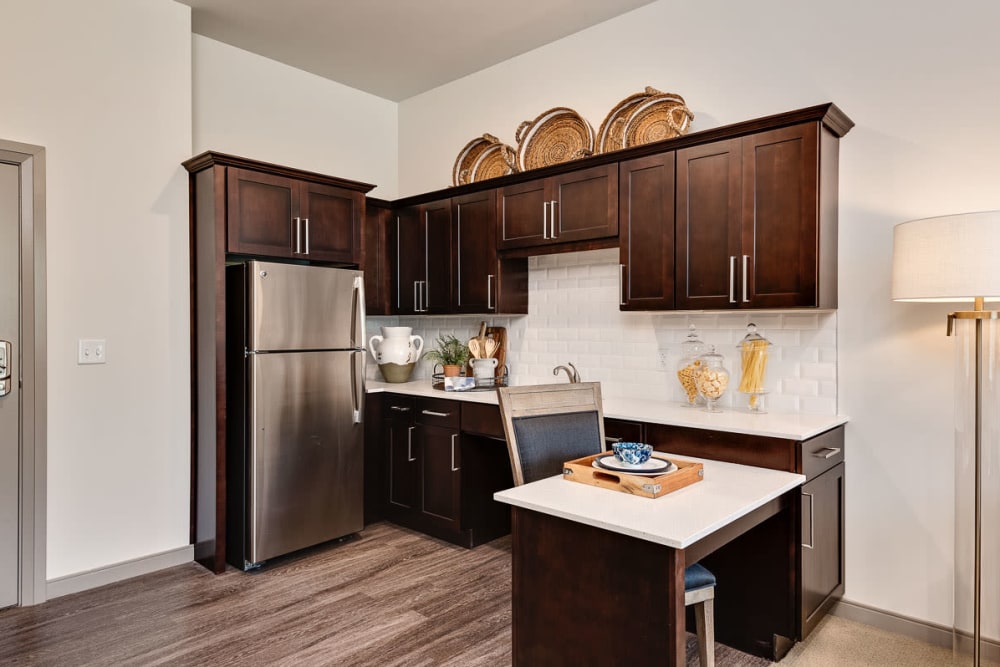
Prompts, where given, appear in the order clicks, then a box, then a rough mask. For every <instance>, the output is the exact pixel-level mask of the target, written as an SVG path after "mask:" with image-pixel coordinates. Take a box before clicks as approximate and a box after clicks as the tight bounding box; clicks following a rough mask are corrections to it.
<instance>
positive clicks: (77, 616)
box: [0, 523, 771, 667]
mask: <svg viewBox="0 0 1000 667" xmlns="http://www.w3.org/2000/svg"><path fill="white" fill-rule="evenodd" d="M688 649H689V650H688V662H689V664H691V665H696V664H697V662H698V658H697V651H696V649H695V644H694V639H693V637H690V638H689V642H688ZM717 651H718V655H717V658H718V664H719V665H720V667H721V666H724V665H742V666H751V665H769V664H771V663H769V662H768V661H766V660H762V659H760V658H755V657H752V656H748V655H745V654H742V653H739V652H738V651H734V650H732V649H729V648H728V647H724V646H722V645H717ZM332 664H336V665H379V666H383V665H385V666H390V665H400V666H403V665H405V666H407V667H412V666H424V665H453V666H456V667H457V666H459V665H461V666H463V667H465V666H488V667H494V666H496V667H499V666H503V665H509V664H510V538H509V537H506V538H502V539H499V540H495V541H493V542H491V543H489V544H485V545H482V546H480V547H477V548H475V549H472V550H467V549H463V548H461V547H456V546H453V545H450V544H446V543H444V542H441V541H438V540H435V539H432V538H429V537H427V536H425V535H422V534H419V533H415V532H413V531H409V530H406V529H404V528H400V527H398V526H395V525H393V524H390V523H378V524H374V525H372V526H368V527H366V528H365V530H364V532H363V533H362V534H361V535H360V536H359V537H357V538H354V539H351V540H348V541H346V542H344V543H342V544H339V545H329V546H322V547H318V548H315V549H311V550H308V551H305V552H302V553H299V554H296V555H294V556H291V557H286V558H283V559H277V560H274V561H272V562H270V563H268V564H267V565H266V566H265V567H264V568H262V569H261V570H260V571H257V572H254V573H249V574H245V573H242V572H238V571H236V570H233V569H230V570H228V571H227V572H226V573H224V574H222V575H218V576H216V575H213V574H211V573H209V572H208V571H207V570H205V569H203V568H202V567H201V566H199V565H196V564H194V563H189V564H187V565H182V566H178V567H174V568H170V569H167V570H162V571H160V572H156V573H153V574H149V575H145V576H142V577H137V578H135V579H130V580H128V581H123V582H119V583H117V584H112V585H109V586H104V587H102V588H99V589H94V590H91V591H85V592H83V593H78V594H76V595H68V596H65V597H61V598H56V599H54V600H50V601H48V602H46V603H44V604H42V605H38V606H34V607H22V608H14V609H8V610H5V611H2V612H0V665H45V666H48V665H53V666H55V665H59V666H63V665H73V666H84V665H102V666H103V665H296V666H311V665H332Z"/></svg>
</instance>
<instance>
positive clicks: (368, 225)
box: [361, 203, 392, 315]
mask: <svg viewBox="0 0 1000 667" xmlns="http://www.w3.org/2000/svg"><path fill="white" fill-rule="evenodd" d="M391 214H392V212H391V211H390V210H389V209H388V208H385V207H382V206H373V205H371V204H370V203H368V204H366V206H365V222H364V225H362V232H363V234H362V238H363V243H362V245H361V248H362V251H361V270H362V271H364V273H365V310H366V312H367V314H368V315H389V314H390V313H391V312H392V306H391V304H392V300H391V297H390V294H391V287H392V276H391V273H392V271H391V269H390V262H389V258H390V254H389V239H390V234H389V218H390V216H391Z"/></svg>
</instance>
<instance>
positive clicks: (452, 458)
mask: <svg viewBox="0 0 1000 667" xmlns="http://www.w3.org/2000/svg"><path fill="white" fill-rule="evenodd" d="M457 437H458V433H452V434H451V471H452V472H458V470H459V469H458V468H456V467H455V438H457Z"/></svg>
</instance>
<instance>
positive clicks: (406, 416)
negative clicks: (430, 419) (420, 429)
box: [384, 397, 420, 517]
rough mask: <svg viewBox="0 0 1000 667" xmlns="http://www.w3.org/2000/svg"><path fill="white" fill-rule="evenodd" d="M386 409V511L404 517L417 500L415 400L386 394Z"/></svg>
mask: <svg viewBox="0 0 1000 667" xmlns="http://www.w3.org/2000/svg"><path fill="white" fill-rule="evenodd" d="M384 409H385V412H386V416H387V418H386V420H385V423H384V434H385V435H384V439H385V443H386V448H387V456H386V459H387V461H388V471H387V477H388V479H387V480H386V481H387V486H388V491H389V497H388V504H387V506H386V511H387V512H388V513H389V514H390V515H393V516H396V517H398V516H400V515H403V516H405V515H406V514H407V512H408V511H409V510H414V511H415V508H416V507H417V500H418V497H417V492H418V488H417V483H418V481H419V476H418V475H419V463H418V462H419V454H420V443H419V442H417V440H416V438H415V437H414V435H415V434H414V430H415V427H414V426H413V422H412V401H411V400H410V399H408V398H404V399H395V398H390V397H387V398H386V399H385V402H384Z"/></svg>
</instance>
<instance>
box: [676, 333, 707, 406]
mask: <svg viewBox="0 0 1000 667" xmlns="http://www.w3.org/2000/svg"><path fill="white" fill-rule="evenodd" d="M680 348H681V358H680V361H679V362H678V363H677V379H678V380H679V381H680V383H681V387H682V388H683V389H684V396H685V399H686V400H682V401H681V406H682V407H685V408H694V407H702V406H704V405H705V397H704V396H702V395H701V394H699V393H698V386H697V385H696V384H695V382H696V381H697V379H698V373H700V372H701V356H702V355H703V354H705V352H706V351H707V349H708V348H707V347H706V345H705V343H704V342H703V341H702V340H701V338H699V337H698V332H697V331H696V330H695V328H694V325H693V324H692V325H691V327H690V329H689V330H688V335H687V337H686V338H685V339H684V342H682V343H681V345H680Z"/></svg>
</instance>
